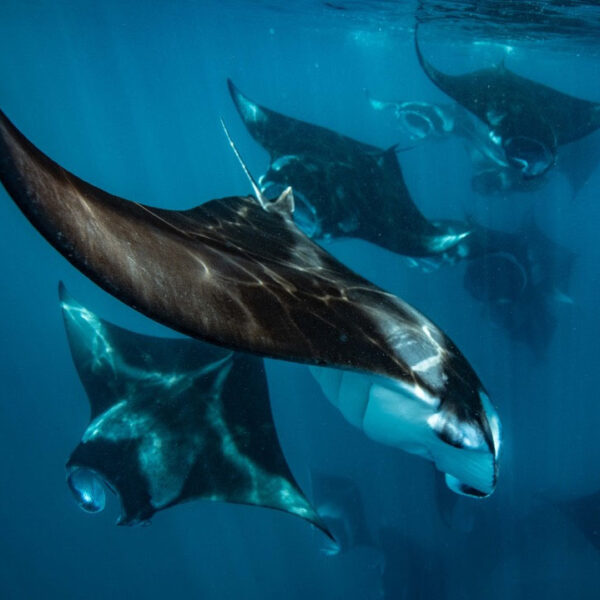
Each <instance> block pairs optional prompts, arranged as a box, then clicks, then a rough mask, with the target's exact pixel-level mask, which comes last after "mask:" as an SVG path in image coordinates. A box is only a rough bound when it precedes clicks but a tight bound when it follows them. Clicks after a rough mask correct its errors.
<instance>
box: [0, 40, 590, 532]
mask: <svg viewBox="0 0 600 600" xmlns="http://www.w3.org/2000/svg"><path fill="white" fill-rule="evenodd" d="M415 48H416V53H417V56H418V60H419V63H420V65H421V67H422V69H423V71H424V72H425V73H426V75H427V76H428V78H429V79H430V80H431V82H432V83H433V84H434V85H435V86H437V87H438V88H439V89H440V90H441V91H442V92H444V93H445V94H446V95H447V96H448V98H449V100H448V102H447V103H445V104H431V103H427V102H423V101H413V100H412V99H399V100H394V101H389V100H380V99H376V98H374V97H372V96H370V95H367V102H368V105H370V106H371V107H372V109H374V110H380V111H389V112H390V114H391V115H393V116H395V118H396V119H397V120H398V123H399V125H400V126H401V128H403V130H404V131H405V132H406V134H407V135H408V136H409V137H410V138H411V139H412V140H413V141H414V143H425V142H426V141H427V140H433V139H436V138H438V139H439V138H441V137H447V136H457V137H459V138H461V139H462V140H464V142H465V146H466V148H467V151H468V153H469V157H470V158H471V160H472V165H473V176H472V185H473V188H474V189H475V190H476V191H478V192H479V193H485V194H494V193H497V192H502V191H506V190H514V189H516V190H529V189H534V188H535V187H537V186H539V185H541V184H542V182H543V181H544V178H545V177H546V176H547V174H548V172H549V171H550V170H552V169H554V168H557V169H562V170H563V171H564V172H565V174H566V176H567V178H568V179H569V181H570V183H571V185H572V186H573V187H574V188H578V187H580V186H581V185H583V182H584V180H585V177H586V176H587V175H589V174H590V173H591V170H590V172H589V173H587V174H582V173H581V171H577V172H575V171H574V170H570V163H569V159H568V158H569V157H568V152H567V151H565V155H564V159H563V155H562V153H563V146H564V145H566V144H572V143H573V142H577V141H578V140H581V139H583V138H585V136H587V135H588V134H590V133H591V132H593V131H595V130H596V129H598V128H600V103H594V102H590V101H587V100H583V99H579V98H575V97H572V96H569V95H566V94H564V93H562V92H559V91H557V90H554V89H552V88H550V87H547V86H545V85H542V84H540V83H537V82H536V81H533V80H530V79H526V78H524V77H521V76H519V75H517V74H515V73H513V72H512V71H510V70H509V69H508V67H506V66H505V65H504V63H501V64H497V65H494V66H491V67H488V68H485V69H481V70H478V71H475V72H471V73H467V74H463V75H458V76H450V75H446V74H444V73H442V72H441V71H439V70H437V69H436V68H435V67H434V66H433V65H431V64H430V63H429V62H428V61H427V59H426V58H425V56H424V55H423V53H422V49H421V47H420V45H419V43H418V35H417V32H415ZM228 86H229V91H230V94H231V98H232V100H233V102H234V104H235V107H236V108H237V111H238V113H239V116H240V117H241V119H242V121H243V123H244V124H245V126H246V128H247V131H248V133H249V134H250V136H251V137H252V138H253V139H254V140H255V141H256V142H257V143H258V144H260V146H262V147H263V148H264V149H265V150H266V151H267V152H268V154H269V157H270V160H269V164H268V167H267V169H266V171H265V172H264V173H263V174H262V175H261V176H260V177H258V178H257V179H256V180H255V179H253V177H252V175H251V174H250V173H249V172H248V170H247V168H246V167H245V165H244V163H243V160H242V158H241V156H240V155H239V153H238V151H237V149H236V147H235V145H234V143H233V141H232V140H231V138H230V136H229V134H228V132H227V129H226V127H225V126H224V128H225V133H226V135H227V138H228V139H229V142H230V144H231V146H232V149H233V151H234V152H235V154H236V156H237V157H238V158H239V160H240V163H241V164H242V167H243V168H244V170H245V171H246V174H247V175H248V177H249V179H250V183H251V185H252V189H253V192H254V194H253V195H249V196H246V197H238V196H233V197H225V198H220V199H215V200H210V201H207V202H205V203H203V204H201V205H199V206H197V207H196V208H193V209H190V210H165V209H161V208H158V207H151V206H146V205H143V204H140V203H138V202H132V201H128V200H125V199H122V198H119V197H117V196H113V195H111V194H110V193H108V192H106V191H103V190H101V189H99V188H97V187H94V186H93V185H92V184H90V183H87V182H85V181H83V180H81V179H79V178H78V177H77V176H76V175H75V174H72V173H70V172H68V171H67V170H65V169H63V168H62V167H61V166H60V165H58V164H57V163H55V162H53V161H52V159H51V158H49V157H47V156H46V155H45V154H43V153H42V151H41V150H39V149H38V148H37V147H36V146H34V145H33V143H32V142H30V141H29V140H28V139H27V138H26V137H25V136H24V135H23V134H22V133H21V132H20V131H19V130H18V129H17V127H16V126H15V125H13V124H12V123H11V122H10V121H9V119H8V118H7V117H6V116H5V115H4V114H3V113H0V179H1V180H2V183H3V185H4V187H5V188H6V190H7V192H8V194H9V195H10V196H11V197H12V199H13V200H14V202H15V203H16V204H17V206H18V207H19V208H20V210H21V211H22V212H23V213H24V214H25V216H26V217H27V218H28V220H29V221H30V222H31V224H32V225H33V226H34V227H35V228H36V229H37V230H38V231H39V232H40V233H41V234H42V235H43V236H44V237H45V238H46V239H47V241H48V242H50V244H51V245H53V246H54V247H55V248H56V250H58V251H59V252H60V253H61V254H62V255H63V256H64V257H65V258H66V259H67V260H69V261H70V262H71V263H72V264H73V265H74V266H75V267H76V268H78V269H79V270H81V271H82V272H83V273H84V274H85V275H86V276H87V277H88V278H90V279H91V280H92V281H94V282H95V283H96V284H97V285H99V286H100V287H101V288H103V289H104V290H105V291H107V292H108V293H110V294H112V295H113V296H115V297H116V298H117V299H119V300H121V301H122V302H124V303H125V304H127V305H129V306H131V307H133V308H134V309H135V310H137V311H139V312H140V313H142V314H144V315H146V316H147V317H150V318H151V319H154V320H155V321H158V322H159V323H161V324H163V325H166V326H167V327H170V328H171V329H173V330H175V331H176V332H178V333H180V334H185V336H187V337H178V338H172V339H170V338H158V337H151V336H147V335H142V334H139V333H134V332H131V331H128V330H126V329H123V328H121V327H119V326H117V325H115V324H112V323H109V322H107V321H105V320H103V319H102V318H101V317H99V316H97V315H96V314H94V313H93V312H92V311H90V310H89V309H87V308H86V307H85V306H84V305H82V304H80V303H79V302H78V301H77V300H75V299H74V298H73V297H71V296H70V294H69V292H68V291H67V289H66V287H65V286H64V284H62V283H61V284H60V286H59V297H60V306H61V309H62V312H63V317H64V323H65V329H66V333H67V338H68V342H69V347H70V350H71V354H72V358H73V362H74V365H75V368H76V370H77V372H78V374H79V377H80V379H81V382H82V384H83V386H84V389H85V391H86V393H87V396H88V399H89V403H90V408H91V415H90V422H89V424H88V426H87V428H86V429H85V431H84V433H83V435H82V437H81V441H80V443H79V444H78V445H77V447H76V448H75V450H74V451H73V452H72V454H71V456H70V457H69V459H68V462H67V465H66V468H67V481H68V484H69V486H70V488H71V490H72V492H73V494H74V495H75V498H76V499H77V501H78V503H79V505H80V506H81V507H82V508H83V509H84V510H86V511H89V512H98V511H100V510H102V509H103V508H104V506H105V486H106V487H108V489H110V490H112V491H113V492H114V493H116V494H117V495H118V497H119V500H120V505H121V515H120V519H119V524H136V523H144V522H147V521H148V520H149V519H151V517H152V516H153V515H154V514H155V513H156V512H157V511H160V510H163V509H166V508H169V507H171V506H174V505H176V504H178V503H181V502H184V501H190V500H193V499H205V500H213V501H220V502H232V503H242V504H252V505H256V506H262V507H268V508H272V509H277V510H281V511H285V512H287V513H290V514H293V515H296V516H299V517H301V518H302V519H305V520H306V521H308V522H310V523H312V524H313V525H314V526H316V527H317V528H319V529H320V530H322V531H323V533H324V534H325V535H326V536H329V537H330V538H332V539H333V538H334V535H333V534H332V532H331V531H330V528H329V526H328V523H327V520H326V518H325V517H324V516H323V515H320V514H319V512H318V511H317V510H316V509H315V508H314V506H313V505H312V504H311V501H310V500H309V499H308V498H307V496H306V495H305V494H304V492H303V491H302V489H301V487H300V486H299V485H298V483H297V481H296V480H295V478H294V475H293V474H292V472H291V470H290V468H289V466H288V464H287V462H286V459H285V456H284V452H283V450H282V448H281V446H280V443H279V440H278V436H277V432H276V428H275V424H274V421H273V417H272V414H271V408H270V400H269V391H268V385H267V377H266V373H265V369H264V365H263V357H272V358H278V359H283V360H287V361H293V362H298V363H305V364H307V365H308V367H309V369H310V372H311V373H312V375H313V376H314V378H315V379H316V381H317V382H318V384H319V386H320V387H321V389H322V391H323V394H324V395H325V396H326V397H327V399H328V400H329V401H330V402H331V403H332V404H333V405H334V406H335V407H337V408H338V409H339V412H340V413H341V414H342V416H343V417H344V418H345V419H346V420H347V421H348V422H349V423H350V424H351V425H353V426H354V427H356V428H358V429H360V430H362V431H363V432H364V434H365V435H366V436H368V437H369V438H370V439H372V440H374V441H376V442H380V443H381V444H385V445H388V446H393V447H396V448H398V449H401V450H405V451H406V452H410V453H412V454H416V455H419V456H421V457H423V458H426V459H428V460H429V461H432V462H433V463H434V464H435V466H436V467H437V469H438V470H439V471H441V472H442V473H443V475H444V478H445V482H446V485H447V486H448V488H450V490H452V491H453V492H456V493H457V494H462V495H467V496H472V497H477V498H484V497H486V496H489V495H490V494H492V493H493V491H494V489H495V487H496V483H497V480H498V477H499V474H500V470H499V459H500V457H501V444H502V430H501V425H500V421H499V419H498V416H497V413H496V410H495V409H494V399H493V398H492V399H490V398H489V397H488V395H487V393H486V389H485V386H484V384H483V383H482V382H481V381H480V380H479V378H478V376H477V374H476V373H475V371H474V369H473V368H472V367H471V365H470V363H469V362H468V360H467V359H466V358H465V356H463V354H462V353H461V351H460V350H459V348H458V347H457V346H456V345H455V344H454V343H453V342H452V340H450V339H449V337H448V336H447V335H446V334H445V333H444V332H443V331H442V330H441V329H440V328H439V327H438V326H436V325H435V323H434V322H432V321H430V320H429V319H428V318H427V317H425V316H424V315H423V314H421V313H420V312H419V311H418V309H417V308H414V307H412V306H410V305H409V304H407V303H406V302H404V301H403V300H402V299H400V298H398V297H396V296H394V295H392V294H389V293H387V292H385V291H384V290H382V289H380V288H379V287H377V286H376V285H374V284H373V283H371V282H370V281H368V280H367V279H365V278H363V277H362V276H361V275H359V274H357V273H355V272H353V271H352V270H350V269H349V268H348V267H346V266H345V265H344V264H342V263H341V262H339V261H338V260H337V259H336V258H334V257H333V256H332V255H331V254H329V253H328V252H327V251H326V250H325V249H323V247H321V246H320V245H319V242H321V241H323V240H328V239H332V238H359V239H362V240H365V241H367V242H371V243H373V244H376V245H379V246H381V247H383V248H385V249H386V250H388V251H390V252H393V253H395V254H398V255H400V256H402V257H404V260H409V261H412V262H414V263H415V264H417V265H421V266H424V267H426V268H434V267H435V268H437V267H440V268H443V266H444V265H446V264H456V263H458V262H460V261H464V262H465V265H466V268H465V271H464V281H463V284H464V287H465V289H466V291H467V292H468V293H469V294H471V295H472V296H473V297H474V298H475V299H476V300H477V301H479V302H481V303H482V304H483V305H485V306H486V309H487V310H488V311H489V315H490V317H491V318H492V319H493V321H494V322H496V323H497V324H498V325H499V326H500V327H502V328H503V329H504V330H505V331H506V333H507V335H509V336H511V337H512V338H513V339H515V340H518V341H519V342H521V343H525V344H527V345H529V347H530V348H531V350H532V352H533V353H534V354H535V355H537V356H539V355H541V354H542V353H543V352H544V349H545V348H546V347H547V346H548V344H549V341H550V339H551V337H552V335H553V331H554V327H555V325H556V317H555V316H554V314H553V310H552V308H553V303H554V302H556V301H557V298H558V300H559V301H560V298H563V299H566V300H565V301H568V292H569V290H568V288H569V280H570V277H571V271H572V267H573V261H574V256H573V254H572V253H571V252H570V251H569V250H567V249H566V248H563V247H562V246H560V245H559V244H557V243H555V242H554V241H553V240H551V239H549V238H548V237H547V236H546V235H544V234H543V233H542V232H541V231H540V230H539V229H538V228H537V227H536V225H535V223H534V222H533V220H528V221H527V222H525V223H523V224H522V227H521V228H520V229H519V230H518V231H516V232H506V231H501V230H494V229H490V228H487V227H484V226H481V225H479V224H477V223H476V222H474V221H473V220H466V221H464V222H461V221H458V220H454V221H451V220H444V219H442V218H440V219H434V220H432V219H428V218H426V217H425V216H424V215H423V214H422V213H421V212H420V210H419V208H418V207H417V204H415V202H414V201H413V199H412V198H411V195H410V193H409V190H408V188H407V186H406V184H405V182H404V178H403V174H402V170H401V166H400V163H399V160H398V154H397V148H395V147H392V148H389V149H382V148H378V147H375V146H372V145H368V144H365V143H362V142H360V141H357V140H354V139H351V138H349V137H346V136H344V135H342V134H340V133H337V132H335V131H332V130H330V129H326V128H324V127H322V126H317V125H313V124H310V123H306V122H303V121H300V120H297V119H295V118H293V117H290V116H286V115H284V114H281V113H278V112H275V111H273V110H271V109H269V108H267V107H265V106H262V105H260V104H257V103H256V102H254V101H253V100H251V99H250V98H249V97H248V96H246V95H245V94H244V93H243V92H242V91H240V90H239V89H238V88H237V87H236V86H235V85H234V83H233V82H231V81H228ZM253 93H254V92H253ZM368 105H367V106H368ZM32 137H33V136H32ZM570 151H571V152H572V150H570ZM373 206H377V210H375V211H373V210H372V207H373ZM491 273H493V277H492V278H490V274H491ZM157 442H158V443H157Z"/></svg>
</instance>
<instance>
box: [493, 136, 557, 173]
mask: <svg viewBox="0 0 600 600" xmlns="http://www.w3.org/2000/svg"><path fill="white" fill-rule="evenodd" d="M502 145H503V147H504V152H505V154H506V159H507V160H508V163H509V164H510V165H511V166H512V167H514V168H515V169H517V170H519V171H520V172H521V173H522V174H523V177H525V178H531V177H539V176H540V175H543V174H544V173H545V172H546V171H547V170H548V169H549V168H550V167H551V166H552V165H553V164H554V158H555V157H554V152H553V151H552V150H551V149H550V148H549V147H548V146H547V145H546V144H544V143H543V142H540V141H539V140H536V139H534V138H530V137H527V136H522V135H517V136H513V137H510V138H508V139H507V140H505V141H504V143H503V144H502Z"/></svg>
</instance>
